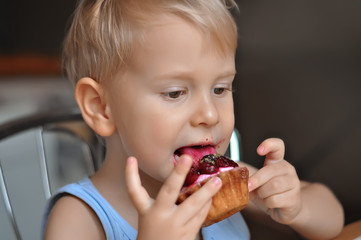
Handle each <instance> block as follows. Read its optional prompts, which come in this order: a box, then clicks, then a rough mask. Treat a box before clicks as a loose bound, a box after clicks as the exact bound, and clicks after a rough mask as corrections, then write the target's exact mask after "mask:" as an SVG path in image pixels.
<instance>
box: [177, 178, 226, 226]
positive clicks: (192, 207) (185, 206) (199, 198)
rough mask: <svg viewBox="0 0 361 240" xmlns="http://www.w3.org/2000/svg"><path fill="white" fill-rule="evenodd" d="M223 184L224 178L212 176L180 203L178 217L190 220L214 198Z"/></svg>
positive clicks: (185, 220)
mask: <svg viewBox="0 0 361 240" xmlns="http://www.w3.org/2000/svg"><path fill="white" fill-rule="evenodd" d="M221 186H222V180H221V179H220V178H218V177H212V178H211V179H210V180H209V181H208V182H207V183H206V184H204V185H203V186H202V187H201V188H200V189H199V190H198V191H196V192H195V193H193V194H192V195H191V196H190V197H188V198H187V199H186V200H185V201H184V202H183V203H181V204H180V205H179V208H178V210H177V214H178V217H179V218H181V217H183V221H184V222H187V221H189V220H190V219H191V218H193V217H194V215H195V214H198V212H199V211H200V210H201V209H202V208H203V207H204V206H205V204H207V202H208V201H210V200H211V199H212V197H213V196H214V195H215V194H216V193H217V192H218V190H219V189H220V188H221Z"/></svg>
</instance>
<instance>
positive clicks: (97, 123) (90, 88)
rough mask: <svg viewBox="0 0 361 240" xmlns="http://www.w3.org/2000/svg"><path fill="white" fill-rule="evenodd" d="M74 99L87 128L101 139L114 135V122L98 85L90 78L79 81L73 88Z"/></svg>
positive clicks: (101, 89)
mask: <svg viewBox="0 0 361 240" xmlns="http://www.w3.org/2000/svg"><path fill="white" fill-rule="evenodd" d="M75 99H76V101H77V103H78V106H79V108H80V110H81V113H82V115H83V119H84V121H85V122H86V123H87V124H88V125H89V127H91V128H92V129H93V130H94V131H95V132H96V133H98V134H99V135H101V136H103V137H106V136H110V135H112V134H113V133H114V131H115V126H114V122H113V121H112V119H111V116H109V115H110V111H109V106H108V104H107V101H106V99H105V97H104V95H103V88H102V86H101V85H100V84H99V83H97V82H96V81H95V80H93V79H91V78H82V79H80V80H79V81H78V82H77V84H76V86H75Z"/></svg>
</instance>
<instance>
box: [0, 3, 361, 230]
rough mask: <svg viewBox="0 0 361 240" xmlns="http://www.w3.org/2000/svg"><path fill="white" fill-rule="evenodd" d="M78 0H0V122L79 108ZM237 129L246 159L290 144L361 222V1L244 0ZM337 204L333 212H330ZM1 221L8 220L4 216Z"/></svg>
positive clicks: (306, 173) (305, 170) (291, 156)
mask: <svg viewBox="0 0 361 240" xmlns="http://www.w3.org/2000/svg"><path fill="white" fill-rule="evenodd" d="M75 4H76V0H62V1H46V0H33V1H25V0H0V123H2V122H4V121H5V120H11V119H12V118H14V117H18V116H21V115H24V114H27V113H29V112H34V111H41V110H43V109H46V108H50V109H51V108H58V107H61V106H64V105H65V106H73V105H75V102H74V99H73V97H72V89H71V85H70V84H69V83H68V82H67V80H66V79H65V78H64V77H63V76H62V74H61V70H60V61H59V59H60V52H61V45H62V40H63V37H64V33H65V29H66V25H67V23H68V19H69V17H70V15H71V13H72V11H73V10H74V7H75ZM238 4H239V8H240V12H239V13H237V14H235V18H236V20H237V24H238V28H239V37H240V38H239V48H238V51H237V58H236V61H237V68H238V76H237V80H236V82H235V88H236V93H235V96H234V99H235V112H236V127H237V128H238V129H239V131H240V132H241V135H242V142H243V149H244V153H243V157H244V161H246V162H249V163H251V164H254V165H256V166H258V167H261V166H262V164H263V162H262V158H260V157H257V156H256V147H257V146H258V144H259V143H261V141H262V140H264V139H265V138H267V137H280V138H282V139H283V140H284V141H285V145H286V159H287V160H289V161H290V162H291V163H292V164H293V165H295V167H296V169H297V171H298V174H299V176H300V178H302V179H305V180H309V181H319V182H322V183H325V184H327V185H328V186H330V187H331V189H332V190H333V191H334V192H335V194H336V195H337V197H339V199H340V200H341V202H342V203H343V205H344V207H345V212H346V222H351V221H354V220H356V219H360V218H361V204H360V203H361V193H360V191H359V186H358V185H359V184H360V183H361V154H360V150H359V149H360V147H359V146H360V144H361V140H360V139H361V126H360V123H361V94H360V90H361V83H360V81H361V1H360V0H342V1H339V0H317V1H315V0H294V1H290V0H273V1H269V0H238ZM331 210H332V209H331ZM0 225H1V220H0Z"/></svg>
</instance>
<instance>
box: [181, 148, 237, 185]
mask: <svg viewBox="0 0 361 240" xmlns="http://www.w3.org/2000/svg"><path fill="white" fill-rule="evenodd" d="M236 167H238V164H237V163H236V162H234V161H232V160H231V159H230V158H228V157H226V156H222V155H220V154H216V153H214V154H208V155H205V156H203V157H202V158H201V160H200V161H199V162H198V164H197V165H196V166H194V165H193V166H192V167H191V169H190V171H189V172H188V174H187V176H186V179H185V181H184V184H183V187H191V186H193V185H195V184H198V183H200V182H202V181H203V180H205V179H207V178H209V177H211V176H214V175H217V174H218V173H220V172H224V171H229V170H231V169H233V168H236Z"/></svg>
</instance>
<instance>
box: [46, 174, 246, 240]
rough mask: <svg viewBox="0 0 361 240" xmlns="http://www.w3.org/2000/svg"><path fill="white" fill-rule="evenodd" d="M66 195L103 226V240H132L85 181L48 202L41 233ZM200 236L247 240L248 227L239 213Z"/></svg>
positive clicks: (128, 230)
mask: <svg viewBox="0 0 361 240" xmlns="http://www.w3.org/2000/svg"><path fill="white" fill-rule="evenodd" d="M68 194H70V195H73V196H76V197H78V198H80V199H82V200H83V201H84V202H85V203H87V204H88V205H89V206H90V207H91V208H92V209H93V210H94V212H95V213H96V214H97V216H98V218H99V219H100V222H101V224H102V225H103V229H104V232H105V235H106V238H107V239H112V240H136V238H137V231H136V230H135V229H134V228H133V227H132V226H130V225H129V224H128V223H127V222H126V221H125V220H124V219H123V218H122V217H121V216H120V215H119V214H118V212H117V211H115V209H114V208H113V207H112V206H111V205H110V204H109V203H108V202H107V201H106V200H105V198H103V196H102V195H101V194H100V193H99V192H98V191H97V189H96V188H95V187H94V185H93V184H92V182H91V181H90V179H89V178H85V179H83V180H81V181H79V182H77V183H73V184H69V185H66V186H64V187H63V188H61V189H60V190H59V191H57V192H56V193H55V194H54V196H52V197H51V198H50V200H49V201H48V204H47V207H46V209H45V214H44V218H43V227H42V232H44V230H45V225H46V222H47V219H48V217H49V214H50V211H51V209H52V208H53V206H54V205H55V203H56V201H57V200H58V199H60V198H61V197H62V196H64V195H68ZM202 235H203V239H204V240H222V239H227V240H236V239H237V240H244V239H250V234H249V231H248V227H247V225H246V223H245V221H244V219H243V217H242V215H241V214H240V213H236V214H234V215H233V216H231V217H229V218H227V219H225V220H223V221H221V222H218V223H216V224H213V225H211V226H209V227H205V228H202Z"/></svg>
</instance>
